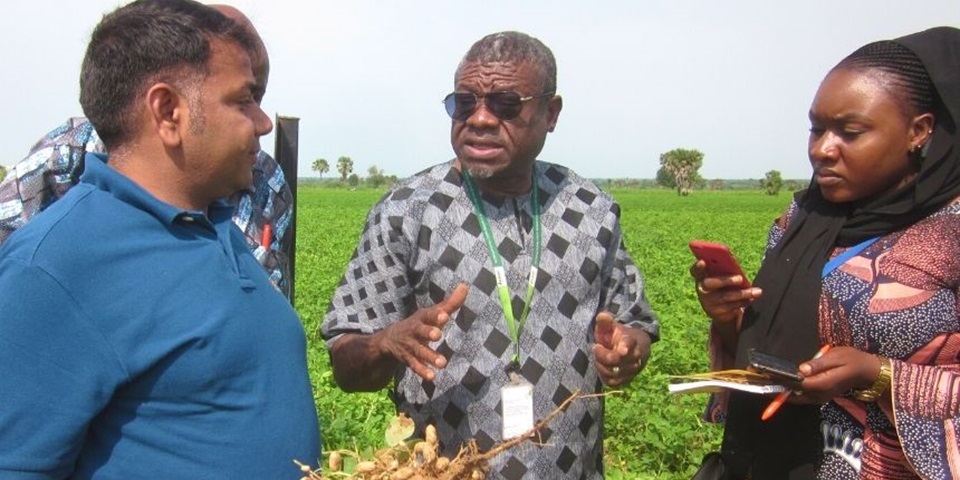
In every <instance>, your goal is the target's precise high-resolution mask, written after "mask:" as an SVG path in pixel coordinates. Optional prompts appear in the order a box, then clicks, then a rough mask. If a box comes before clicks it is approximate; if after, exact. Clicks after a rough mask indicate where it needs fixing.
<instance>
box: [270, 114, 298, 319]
mask: <svg viewBox="0 0 960 480" xmlns="http://www.w3.org/2000/svg"><path fill="white" fill-rule="evenodd" d="M275 124H276V126H277V132H276V144H275V145H274V147H273V153H274V156H275V157H276V159H277V163H278V164H279V165H280V169H281V170H283V176H284V178H285V179H286V181H287V186H288V187H289V188H290V195H291V196H293V213H292V215H291V218H290V228H289V230H288V232H287V234H286V235H285V236H284V238H283V241H282V242H281V243H280V250H281V251H283V253H285V254H286V255H287V261H288V262H289V265H290V271H289V275H290V278H288V279H287V281H288V282H290V283H289V284H288V285H289V286H290V295H289V300H290V304H291V305H295V304H294V302H293V298H294V296H293V294H294V291H295V290H294V287H295V285H296V281H295V280H296V278H297V274H296V272H297V269H296V266H297V164H298V162H299V159H298V153H297V149H298V148H299V136H300V119H299V118H297V117H285V116H281V115H277V120H276V123H275Z"/></svg>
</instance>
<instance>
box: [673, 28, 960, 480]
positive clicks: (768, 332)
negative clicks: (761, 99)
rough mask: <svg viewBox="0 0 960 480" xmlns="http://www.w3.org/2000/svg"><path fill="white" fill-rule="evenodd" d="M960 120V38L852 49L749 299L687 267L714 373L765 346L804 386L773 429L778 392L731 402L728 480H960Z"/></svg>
mask: <svg viewBox="0 0 960 480" xmlns="http://www.w3.org/2000/svg"><path fill="white" fill-rule="evenodd" d="M958 121H960V30H957V29H955V28H950V27H939V28H933V29H930V30H926V31H923V32H918V33H914V34H911V35H907V36H905V37H901V38H898V39H895V40H887V41H879V42H874V43H870V44H868V45H865V46H863V47H861V48H860V49H858V50H856V51H854V52H853V53H852V54H850V55H849V56H848V57H846V58H845V59H843V60H842V61H840V63H839V64H837V66H835V67H834V68H833V69H832V70H831V71H830V72H829V73H828V74H827V76H826V77H825V78H824V80H823V82H822V83H821V84H820V88H819V90H818V91H817V94H816V96H815V97H814V99H813V103H812V105H811V107H810V125H811V128H810V138H809V146H808V154H809V157H810V163H811V165H812V167H813V171H814V175H813V180H812V181H811V183H810V186H809V187H808V188H807V189H806V190H804V191H801V192H799V193H798V194H796V195H795V196H794V200H793V202H792V203H791V205H790V206H789V207H788V209H787V211H786V213H785V214H784V215H783V216H782V217H781V218H779V219H778V220H777V221H776V222H775V223H774V225H773V227H772V229H771V232H770V236H769V240H768V243H767V251H766V255H765V258H764V260H763V264H762V266H761V268H760V271H759V273H758V274H757V278H756V281H755V282H754V286H755V287H758V288H747V289H744V288H741V287H740V285H741V284H740V281H741V280H742V279H740V278H737V277H717V278H705V272H704V265H703V264H702V262H700V263H698V264H695V265H694V266H693V267H692V268H691V272H692V274H693V276H694V279H695V280H696V284H697V291H698V294H699V296H700V301H701V303H702V305H703V308H704V310H705V311H706V313H707V314H708V316H709V317H710V318H711V319H712V329H713V336H712V342H711V343H712V347H713V349H712V350H713V353H714V354H713V355H712V356H713V364H714V366H715V367H717V368H726V367H731V366H740V367H742V366H743V365H744V364H745V360H746V355H747V352H748V350H749V349H750V348H757V349H759V350H762V351H768V352H771V353H774V354H778V355H780V356H783V357H786V358H789V359H791V360H794V361H798V362H801V364H800V367H799V369H800V372H801V373H802V374H803V376H804V377H805V378H804V380H803V382H802V383H801V385H800V386H799V389H798V390H797V391H796V392H795V393H796V394H795V395H790V396H789V399H790V400H789V401H788V403H787V404H785V405H784V406H783V407H782V408H781V409H780V410H779V411H778V412H777V413H775V414H774V416H773V417H772V418H770V419H769V420H768V421H762V420H761V412H763V411H764V410H765V408H766V406H767V405H768V404H769V403H770V401H771V399H770V398H766V397H763V396H757V395H731V396H730V398H729V399H726V400H727V402H726V407H725V408H726V412H725V413H726V418H725V429H724V439H723V444H722V447H721V458H722V460H723V463H724V465H725V466H726V468H727V469H728V472H729V478H731V479H741V478H761V479H771V480H778V479H787V478H788V479H810V478H819V479H830V480H846V479H858V478H871V479H886V478H890V479H892V478H897V479H915V478H918V479H934V478H936V479H949V478H960V460H958V451H960V440H958V436H957V431H958V429H960V402H957V398H958V397H960V373H958V372H960V361H958V359H960V310H958V308H960V307H958V305H960V302H958V299H957V292H958V289H960V234H958V232H960V145H958V140H960V134H958V130H957V122H958ZM824 345H830V346H831V347H832V348H831V349H829V351H827V352H826V353H825V354H823V355H821V356H819V357H817V358H814V359H811V357H814V356H815V353H816V352H818V351H822V346H824ZM714 400H723V399H719V398H714ZM724 403H725V402H724V401H720V402H717V403H715V404H714V406H715V407H716V408H711V409H708V414H709V416H710V417H711V418H712V419H713V420H722V419H723V417H724V415H723V414H724V411H723V410H724V406H723V405H724Z"/></svg>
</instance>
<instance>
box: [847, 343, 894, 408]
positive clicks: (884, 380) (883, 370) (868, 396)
mask: <svg viewBox="0 0 960 480" xmlns="http://www.w3.org/2000/svg"><path fill="white" fill-rule="evenodd" d="M878 357H879V358H880V374H879V375H877V379H876V380H875V381H874V382H873V385H871V386H870V388H868V389H866V390H857V391H855V392H853V396H854V397H855V398H856V399H857V400H860V401H861V402H868V403H869V402H876V401H877V399H878V398H880V396H881V395H883V394H885V393H887V390H889V389H890V382H891V381H892V380H893V365H892V364H891V362H890V359H889V358H887V357H880V356H879V355H878Z"/></svg>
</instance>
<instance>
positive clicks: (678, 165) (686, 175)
mask: <svg viewBox="0 0 960 480" xmlns="http://www.w3.org/2000/svg"><path fill="white" fill-rule="evenodd" d="M703 157H704V154H703V152H701V151H699V150H697V149H686V148H675V149H673V150H670V151H669V152H664V153H662V154H660V168H659V169H658V170H657V175H656V178H654V179H628V178H621V179H602V180H600V181H599V182H598V183H606V184H607V185H609V186H612V187H618V188H624V187H638V188H657V187H659V188H669V189H671V190H676V191H677V194H678V195H680V196H687V195H690V193H691V192H692V191H694V190H731V189H736V190H746V189H750V190H756V189H760V190H763V191H764V192H765V193H766V194H768V195H777V194H778V193H780V190H782V189H786V190H788V191H795V190H799V189H801V188H803V187H804V186H805V185H806V181H804V180H784V179H783V176H782V175H781V174H780V172H779V171H778V170H770V171H768V172H766V173H765V174H764V177H763V178H761V179H759V181H758V180H756V179H743V180H724V179H712V180H707V179H705V178H703V177H702V176H701V175H700V168H701V167H702V166H703ZM310 169H311V170H312V171H314V172H315V173H317V175H319V177H320V179H321V181H322V180H323V175H324V174H326V173H328V172H329V171H330V162H328V161H327V159H325V158H322V157H321V158H317V159H315V160H314V161H313V163H312V164H311V165H310ZM336 169H337V173H338V174H339V176H340V178H339V183H340V184H343V185H349V186H350V187H356V186H358V185H359V184H360V183H361V182H364V183H366V184H367V185H369V186H371V187H381V186H384V185H392V184H394V183H396V182H397V181H398V180H399V178H398V177H397V176H396V175H387V174H386V172H384V171H383V170H382V169H380V168H378V167H377V166H376V165H373V166H371V167H370V168H369V169H368V170H367V177H365V178H361V177H360V176H359V175H357V174H356V173H354V172H353V159H351V158H350V157H348V156H341V157H340V158H338V159H337V165H336ZM0 178H2V176H0Z"/></svg>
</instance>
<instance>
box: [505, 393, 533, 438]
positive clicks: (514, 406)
mask: <svg viewBox="0 0 960 480" xmlns="http://www.w3.org/2000/svg"><path fill="white" fill-rule="evenodd" d="M500 400H501V402H500V404H501V405H502V406H503V439H504V440H509V439H511V438H515V437H519V436H520V435H523V434H524V433H527V432H528V431H530V430H531V429H532V428H533V385H530V384H529V383H527V382H520V383H511V384H510V385H507V386H505V387H503V388H501V389H500Z"/></svg>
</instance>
